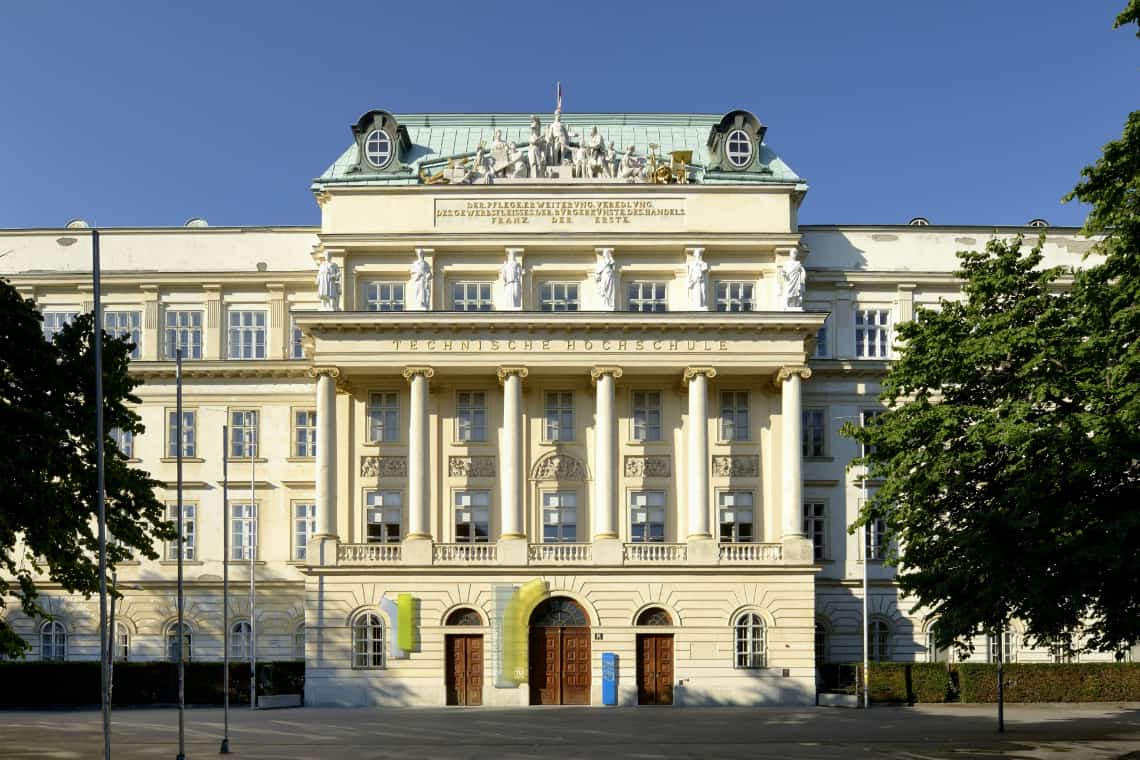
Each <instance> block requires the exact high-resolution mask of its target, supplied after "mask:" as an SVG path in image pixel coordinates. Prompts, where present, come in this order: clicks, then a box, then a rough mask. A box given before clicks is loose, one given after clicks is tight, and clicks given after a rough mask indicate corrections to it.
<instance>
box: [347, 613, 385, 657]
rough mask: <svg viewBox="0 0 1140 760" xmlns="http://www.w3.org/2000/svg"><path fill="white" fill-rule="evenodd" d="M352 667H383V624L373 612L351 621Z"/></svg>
mask: <svg viewBox="0 0 1140 760" xmlns="http://www.w3.org/2000/svg"><path fill="white" fill-rule="evenodd" d="M352 667H354V668H382V667H384V622H383V621H382V620H381V619H380V616H379V615H377V614H376V613H375V612H362V613H360V614H359V615H357V616H356V618H355V619H354V620H353V621H352Z"/></svg>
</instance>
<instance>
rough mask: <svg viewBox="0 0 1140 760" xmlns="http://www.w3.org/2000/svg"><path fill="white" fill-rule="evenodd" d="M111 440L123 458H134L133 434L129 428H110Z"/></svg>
mask: <svg viewBox="0 0 1140 760" xmlns="http://www.w3.org/2000/svg"><path fill="white" fill-rule="evenodd" d="M111 440H112V441H114V442H115V448H117V449H118V450H119V453H120V454H121V455H122V457H123V459H134V457H135V434H134V433H132V432H131V431H130V430H123V429H122V428H117V427H115V428H111Z"/></svg>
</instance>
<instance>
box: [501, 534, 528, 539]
mask: <svg viewBox="0 0 1140 760" xmlns="http://www.w3.org/2000/svg"><path fill="white" fill-rule="evenodd" d="M499 540H500V541H519V540H526V534H525V533H503V534H501V535H500V536H499Z"/></svg>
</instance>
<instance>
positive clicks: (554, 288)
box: [538, 282, 578, 311]
mask: <svg viewBox="0 0 1140 760" xmlns="http://www.w3.org/2000/svg"><path fill="white" fill-rule="evenodd" d="M538 300H539V308H541V309H542V311H578V283H576V282H544V283H542V286H541V287H540V288H539V298H538Z"/></svg>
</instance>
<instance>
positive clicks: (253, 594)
mask: <svg viewBox="0 0 1140 760" xmlns="http://www.w3.org/2000/svg"><path fill="white" fill-rule="evenodd" d="M246 433H247V434H248V435H249V445H248V446H247V447H246V453H247V454H248V455H249V517H250V521H249V541H248V542H247V546H246V551H248V552H249V709H251V710H256V709H257V622H256V621H257V562H256V560H257V501H256V492H255V490H254V488H255V485H256V478H255V473H256V472H257V456H256V451H255V446H256V444H257V437H256V434H255V431H254V429H252V428H250V427H248V426H247V428H246Z"/></svg>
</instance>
